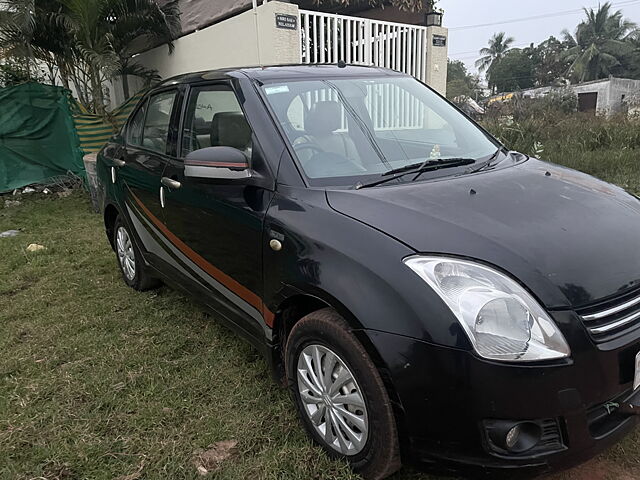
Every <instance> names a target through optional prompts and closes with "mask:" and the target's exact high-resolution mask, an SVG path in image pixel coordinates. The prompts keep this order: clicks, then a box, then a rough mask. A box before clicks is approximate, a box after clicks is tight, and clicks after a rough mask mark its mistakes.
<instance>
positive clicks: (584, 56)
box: [563, 2, 636, 82]
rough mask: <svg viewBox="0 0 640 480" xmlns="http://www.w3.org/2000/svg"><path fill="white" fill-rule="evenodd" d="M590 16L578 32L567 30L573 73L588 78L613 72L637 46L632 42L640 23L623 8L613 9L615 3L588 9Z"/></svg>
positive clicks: (578, 76) (567, 53) (567, 55)
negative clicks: (612, 10) (629, 18)
mask: <svg viewBox="0 0 640 480" xmlns="http://www.w3.org/2000/svg"><path fill="white" fill-rule="evenodd" d="M584 11H585V14H586V17H587V18H586V19H585V20H583V21H582V22H581V23H580V24H579V25H578V27H577V28H576V31H575V35H571V34H570V33H569V32H568V31H567V30H565V31H564V32H563V36H564V39H565V42H567V44H568V45H569V49H568V50H567V52H566V54H565V56H566V59H567V60H569V61H570V62H571V66H570V67H569V73H570V74H571V75H572V76H573V77H574V79H576V80H578V81H580V82H584V81H588V80H597V79H599V78H606V77H608V76H609V75H612V74H613V73H614V72H615V70H616V68H617V67H620V65H621V63H620V61H621V59H622V58H623V57H624V56H625V55H626V54H628V53H629V51H630V50H631V49H632V48H633V47H632V46H631V44H630V42H628V40H629V39H630V36H631V35H632V34H633V32H634V30H635V28H636V25H635V24H634V23H633V22H630V21H629V20H626V19H625V18H623V16H622V12H621V11H620V10H618V11H616V12H614V13H611V3H609V2H607V3H605V4H603V5H601V6H600V7H599V8H598V10H594V9H586V8H585V9H584Z"/></svg>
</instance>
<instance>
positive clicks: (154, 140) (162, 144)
mask: <svg viewBox="0 0 640 480" xmlns="http://www.w3.org/2000/svg"><path fill="white" fill-rule="evenodd" d="M175 99H176V92H175V91H172V92H163V93H159V94H157V95H154V96H153V97H151V99H150V100H149V104H148V107H147V115H146V118H145V121H144V128H143V132H142V146H143V147H144V148H147V149H149V150H153V151H154V152H158V153H166V152H167V141H168V138H169V123H170V122H171V112H172V110H173V104H174V102H175Z"/></svg>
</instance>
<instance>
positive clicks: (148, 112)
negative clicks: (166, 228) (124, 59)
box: [117, 88, 180, 267]
mask: <svg viewBox="0 0 640 480" xmlns="http://www.w3.org/2000/svg"><path fill="white" fill-rule="evenodd" d="M179 93H180V92H179V90H178V89H176V88H172V89H169V90H164V91H160V92H157V93H154V94H152V95H151V96H150V97H149V98H148V99H147V100H146V101H145V102H143V103H142V104H141V105H140V107H139V108H138V110H137V111H136V112H135V113H134V114H133V116H132V117H131V120H130V121H129V122H128V124H127V128H126V129H125V143H126V147H125V152H124V158H123V159H122V160H124V165H123V166H122V167H120V168H118V169H117V176H118V178H119V180H120V181H121V189H122V192H123V196H124V199H125V207H124V208H125V209H126V214H127V216H128V218H129V220H130V221H131V224H132V225H131V226H132V227H133V229H134V230H135V232H136V236H137V237H138V245H139V246H140V247H141V248H143V249H144V250H145V252H146V253H147V254H148V255H145V257H146V258H147V259H148V260H151V261H154V260H160V259H162V258H165V260H166V254H164V253H163V251H162V248H161V244H160V242H159V239H158V235H157V231H158V225H157V224H162V220H161V219H162V206H161V199H160V179H161V177H162V172H163V170H164V168H165V166H166V165H167V160H168V158H169V157H170V156H171V155H172V154H175V149H176V146H175V138H176V128H175V126H173V128H172V125H175V122H176V120H175V118H176V117H177V116H179V111H178V110H179V103H180V102H179V97H180V95H179ZM172 122H173V123H172ZM155 266H156V267H157V266H159V265H158V264H156V265H155Z"/></svg>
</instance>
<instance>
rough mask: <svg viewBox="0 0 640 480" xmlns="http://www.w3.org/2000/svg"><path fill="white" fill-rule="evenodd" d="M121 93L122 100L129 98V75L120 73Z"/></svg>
mask: <svg viewBox="0 0 640 480" xmlns="http://www.w3.org/2000/svg"><path fill="white" fill-rule="evenodd" d="M122 93H123V94H124V101H125V102H126V101H127V100H129V77H128V76H127V75H122Z"/></svg>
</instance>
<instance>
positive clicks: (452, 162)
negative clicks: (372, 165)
mask: <svg viewBox="0 0 640 480" xmlns="http://www.w3.org/2000/svg"><path fill="white" fill-rule="evenodd" d="M474 162H475V160H474V159H472V158H447V159H436V160H433V159H428V160H426V161H424V162H420V163H415V164H413V165H405V166H404V167H399V168H395V169H393V170H389V171H387V172H384V173H383V174H382V176H383V177H388V178H381V179H379V180H375V181H373V182H369V183H359V184H358V185H356V190H360V189H361V188H367V187H375V186H376V185H380V184H383V183H387V182H390V181H392V180H396V179H397V178H400V177H403V176H405V175H408V174H410V173H415V174H416V176H415V177H414V178H413V180H416V179H417V178H418V177H419V176H420V175H422V174H423V173H425V172H433V171H435V170H440V169H442V168H453V167H461V166H463V165H470V164H472V163H474Z"/></svg>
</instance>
